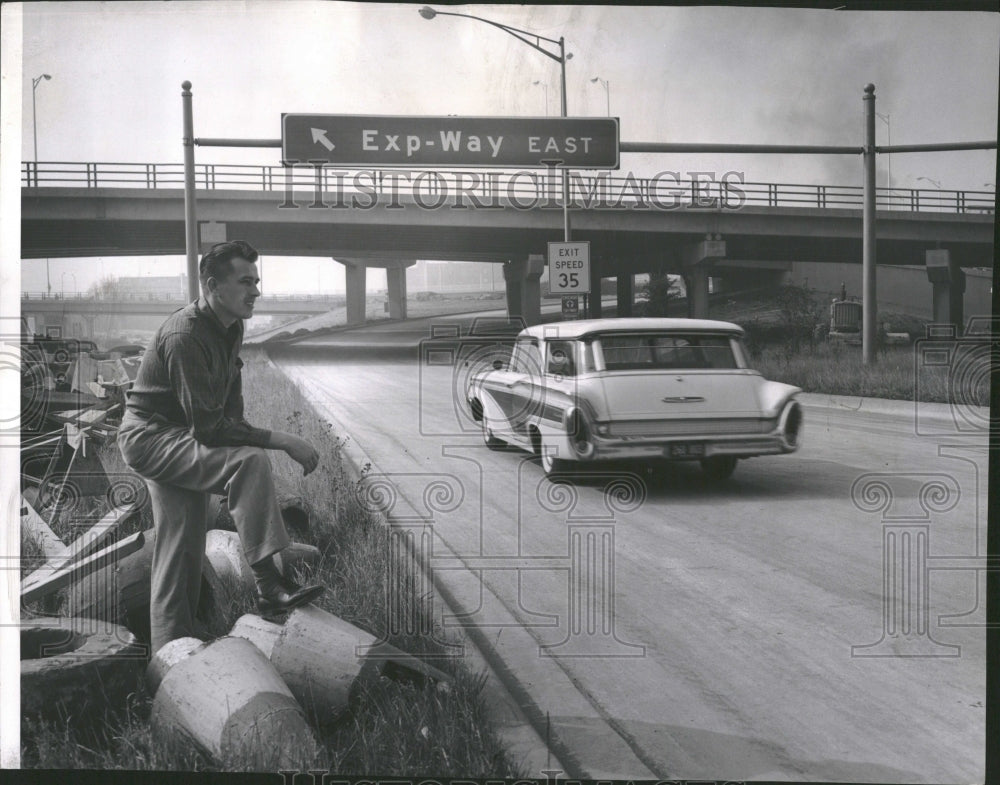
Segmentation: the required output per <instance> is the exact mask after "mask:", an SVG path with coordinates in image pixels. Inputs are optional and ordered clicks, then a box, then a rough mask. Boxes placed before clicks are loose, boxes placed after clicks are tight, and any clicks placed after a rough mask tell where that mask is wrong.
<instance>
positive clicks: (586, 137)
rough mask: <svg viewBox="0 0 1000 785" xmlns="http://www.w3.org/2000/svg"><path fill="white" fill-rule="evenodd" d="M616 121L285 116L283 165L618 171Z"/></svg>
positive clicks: (573, 118)
mask: <svg viewBox="0 0 1000 785" xmlns="http://www.w3.org/2000/svg"><path fill="white" fill-rule="evenodd" d="M618 149H619V134H618V118H617V117H405V116H390V115H336V114H285V115H282V117H281V158H282V162H283V163H284V164H286V165H296V164H299V165H306V164H311V165H315V164H336V165H340V166H359V167H360V166H386V167H389V166H392V167H431V166H433V167H451V166H458V167H460V166H469V167H484V166H497V167H532V168H534V167H537V168H542V167H546V166H552V165H554V166H559V167H565V168H569V167H572V168H580V169H617V168H618V164H619V155H618Z"/></svg>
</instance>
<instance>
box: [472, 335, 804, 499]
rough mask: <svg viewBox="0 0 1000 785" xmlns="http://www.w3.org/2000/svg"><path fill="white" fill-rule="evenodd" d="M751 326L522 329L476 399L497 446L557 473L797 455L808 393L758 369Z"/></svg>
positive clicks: (720, 474)
mask: <svg viewBox="0 0 1000 785" xmlns="http://www.w3.org/2000/svg"><path fill="white" fill-rule="evenodd" d="M742 339H743V329H742V328H741V327H739V326H738V325H735V324H731V323H729V322H721V321H711V320H707V319H650V318H643V319H631V318H630V319H624V318H623V319H591V320H582V321H573V322H560V323H557V324H548V325H537V326H534V327H529V328H527V329H524V330H522V331H521V332H520V333H519V334H518V336H517V338H516V341H515V343H514V347H513V351H512V353H511V357H510V362H509V363H508V364H507V365H506V366H504V365H503V364H501V363H499V362H498V363H496V364H495V366H494V367H493V368H492V369H487V370H484V371H480V372H478V373H475V374H473V375H472V376H471V377H470V379H469V382H468V389H467V391H466V392H467V402H468V405H469V409H470V411H471V414H472V418H473V419H474V420H475V421H477V422H479V423H480V424H481V425H482V433H483V438H484V440H485V442H486V444H487V445H489V446H490V447H500V446H503V445H505V444H509V445H514V446H518V447H522V448H524V449H526V450H529V451H530V452H532V453H534V454H535V455H537V456H538V457H539V458H540V459H541V464H542V468H543V469H544V471H545V472H546V474H556V473H566V472H569V471H571V470H573V469H574V468H576V467H579V466H580V465H581V464H584V463H586V462H589V461H594V460H604V459H620V458H633V459H647V460H667V461H695V460H696V461H699V462H700V463H701V466H702V468H703V469H704V471H705V472H706V473H707V474H708V475H709V476H710V477H711V478H713V479H725V478H726V477H728V476H729V475H731V474H732V472H733V470H734V469H735V468H736V462H737V460H739V459H740V458H750V457H752V456H756V455H771V454H780V453H791V452H795V451H796V450H797V449H798V448H799V443H800V437H801V433H802V408H801V405H800V404H799V403H798V402H797V401H796V399H795V396H796V394H797V393H799V392H801V390H800V389H799V388H798V387H793V386H791V385H788V384H781V383H779V382H772V381H768V380H766V379H764V378H763V376H761V374H760V373H759V372H757V371H755V370H753V369H752V368H750V366H749V364H748V362H747V355H746V352H745V350H744V347H743V341H742Z"/></svg>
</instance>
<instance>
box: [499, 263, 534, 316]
mask: <svg viewBox="0 0 1000 785" xmlns="http://www.w3.org/2000/svg"><path fill="white" fill-rule="evenodd" d="M527 266H528V261H527V260H526V259H511V260H510V261H509V262H504V264H503V280H504V285H505V287H506V290H507V315H508V316H509V317H510V318H511V319H519V318H521V317H522V316H524V311H523V308H522V305H521V284H522V282H523V281H524V271H525V268H526V267H527Z"/></svg>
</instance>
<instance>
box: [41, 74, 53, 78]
mask: <svg viewBox="0 0 1000 785" xmlns="http://www.w3.org/2000/svg"><path fill="white" fill-rule="evenodd" d="M42 76H44V77H45V78H46V79H51V78H52V77H51V76H50V75H49V74H42Z"/></svg>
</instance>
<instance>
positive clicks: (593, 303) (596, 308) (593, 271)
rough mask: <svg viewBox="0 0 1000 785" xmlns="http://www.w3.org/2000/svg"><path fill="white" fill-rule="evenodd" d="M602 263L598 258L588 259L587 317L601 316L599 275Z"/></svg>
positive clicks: (595, 317) (598, 317) (596, 317)
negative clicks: (588, 293)
mask: <svg viewBox="0 0 1000 785" xmlns="http://www.w3.org/2000/svg"><path fill="white" fill-rule="evenodd" d="M603 272H604V270H603V265H602V264H601V262H600V260H598V259H591V260H590V295H589V296H588V297H587V318H588V319H600V318H601V275H602V273H603Z"/></svg>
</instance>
